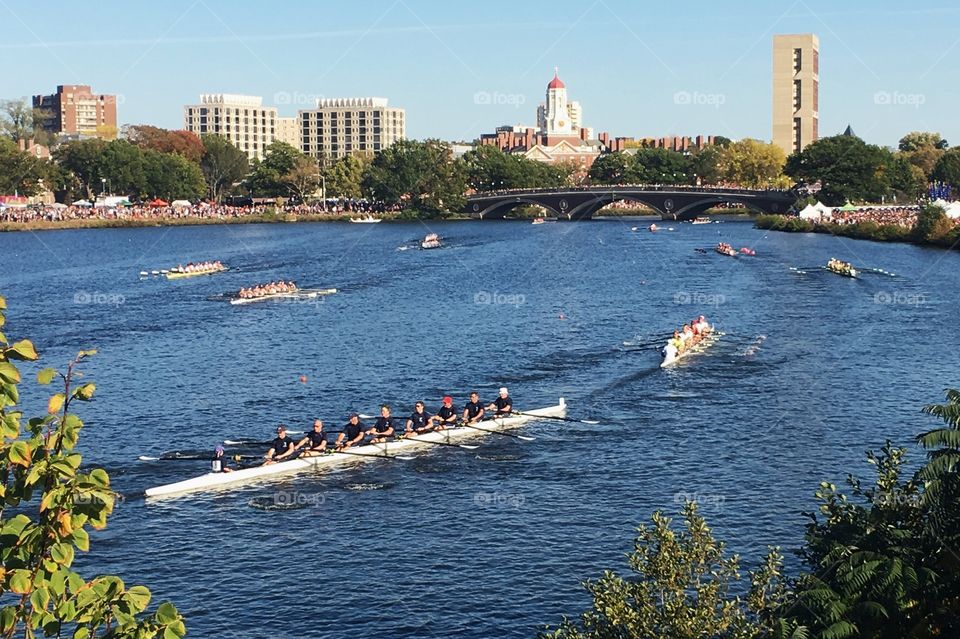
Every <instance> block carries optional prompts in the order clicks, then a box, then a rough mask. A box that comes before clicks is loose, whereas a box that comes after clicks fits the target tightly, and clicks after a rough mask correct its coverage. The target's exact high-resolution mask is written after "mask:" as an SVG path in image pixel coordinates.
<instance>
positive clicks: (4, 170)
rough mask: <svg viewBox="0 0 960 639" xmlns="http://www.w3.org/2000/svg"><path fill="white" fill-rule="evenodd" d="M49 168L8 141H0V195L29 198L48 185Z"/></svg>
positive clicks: (46, 164)
mask: <svg viewBox="0 0 960 639" xmlns="http://www.w3.org/2000/svg"><path fill="white" fill-rule="evenodd" d="M49 175H50V166H49V164H48V163H47V162H46V161H44V160H41V159H39V158H36V157H34V156H33V155H30V154H29V153H25V152H23V151H21V150H20V149H19V148H17V145H16V144H14V143H13V142H11V141H10V140H5V139H0V193H3V194H14V193H17V194H19V195H25V196H28V197H29V196H31V195H36V194H37V193H40V192H41V191H42V190H43V187H44V184H45V183H46V184H49V183H50V180H49Z"/></svg>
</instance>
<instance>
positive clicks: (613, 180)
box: [588, 152, 635, 184]
mask: <svg viewBox="0 0 960 639" xmlns="http://www.w3.org/2000/svg"><path fill="white" fill-rule="evenodd" d="M634 166H635V165H634V161H633V157H631V156H630V155H629V154H628V153H622V152H616V153H604V154H603V155H601V156H600V157H598V158H597V159H596V160H594V161H593V165H591V167H590V172H589V174H588V175H589V177H590V181H591V182H592V183H594V184H630V183H632V182H633V181H634V177H635V173H634Z"/></svg>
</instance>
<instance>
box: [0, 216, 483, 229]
mask: <svg viewBox="0 0 960 639" xmlns="http://www.w3.org/2000/svg"><path fill="white" fill-rule="evenodd" d="M356 217H358V216H357V214H355V213H354V214H352V215H351V214H348V213H342V212H337V213H319V214H317V213H309V214H304V215H295V214H290V213H287V214H282V215H277V214H274V213H264V214H253V215H243V216H237V217H151V218H121V219H101V218H77V219H70V220H59V221H49V220H32V221H30V222H0V233H13V232H17V231H58V230H66V229H117V228H145V227H158V226H209V225H217V224H280V223H297V222H349V221H350V218H356ZM361 217H362V216H361ZM377 217H378V218H380V219H382V220H385V221H392V220H397V221H404V220H416V219H420V220H422V219H437V220H441V219H442V220H460V219H470V218H468V217H462V216H449V215H447V216H435V217H424V215H423V213H422V212H418V211H400V212H391V213H384V214H382V215H378V216H377Z"/></svg>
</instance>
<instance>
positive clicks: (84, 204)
mask: <svg viewBox="0 0 960 639" xmlns="http://www.w3.org/2000/svg"><path fill="white" fill-rule="evenodd" d="M73 205H74V206H93V204H91V203H90V202H89V201H87V200H77V201H76V202H74V203H73Z"/></svg>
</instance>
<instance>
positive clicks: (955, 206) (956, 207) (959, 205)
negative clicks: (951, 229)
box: [943, 202, 960, 220]
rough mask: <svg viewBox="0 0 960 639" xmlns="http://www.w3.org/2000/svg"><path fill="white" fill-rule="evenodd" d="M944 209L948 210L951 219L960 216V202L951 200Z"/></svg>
mask: <svg viewBox="0 0 960 639" xmlns="http://www.w3.org/2000/svg"><path fill="white" fill-rule="evenodd" d="M943 210H944V211H946V212H947V217H949V218H950V219H951V220H955V219H957V218H960V202H951V203H950V204H949V205H948V206H945V207H944V209H943Z"/></svg>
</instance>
